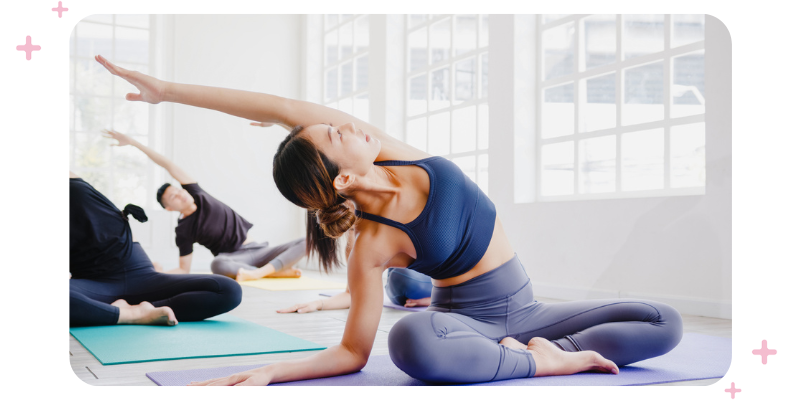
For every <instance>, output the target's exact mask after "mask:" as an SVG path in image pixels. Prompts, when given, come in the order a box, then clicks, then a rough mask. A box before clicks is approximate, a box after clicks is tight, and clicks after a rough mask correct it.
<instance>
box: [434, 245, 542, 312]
mask: <svg viewBox="0 0 800 400" xmlns="http://www.w3.org/2000/svg"><path fill="white" fill-rule="evenodd" d="M529 281H530V279H529V278H528V274H527V273H526V272H525V267H523V266H522V263H521V262H520V261H519V257H517V255H516V254H514V258H512V259H510V260H508V261H506V262H505V263H503V264H501V265H500V266H499V267H497V268H495V269H493V270H491V271H489V272H486V273H484V274H481V275H478V276H476V277H474V278H472V279H470V280H468V281H466V282H462V283H459V284H457V285H453V286H447V287H436V286H434V287H433V291H432V293H431V307H445V308H446V307H448V306H449V305H453V304H457V303H475V302H490V301H495V300H499V299H505V298H507V297H509V296H511V295H513V294H515V293H516V292H518V291H519V290H520V289H522V288H523V287H525V285H527V284H528V282H529Z"/></svg>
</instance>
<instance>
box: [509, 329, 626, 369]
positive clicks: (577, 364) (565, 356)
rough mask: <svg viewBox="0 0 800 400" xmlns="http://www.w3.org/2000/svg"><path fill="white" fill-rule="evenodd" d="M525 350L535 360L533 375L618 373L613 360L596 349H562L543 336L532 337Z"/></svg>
mask: <svg viewBox="0 0 800 400" xmlns="http://www.w3.org/2000/svg"><path fill="white" fill-rule="evenodd" d="M506 339H510V338H506ZM503 340H505V339H503ZM512 340H513V339H512ZM501 343H502V342H501ZM517 343H519V342H517ZM509 347H512V346H509ZM527 350H528V351H530V352H531V354H532V355H533V360H534V361H535V362H536V373H535V374H534V376H549V375H572V374H575V373H578V372H583V371H600V372H608V373H612V374H618V373H619V368H618V367H617V365H616V364H614V362H612V361H611V360H608V359H606V358H605V357H603V356H601V355H600V354H599V353H598V352H596V351H591V350H587V351H577V352H568V351H564V350H561V349H559V348H558V347H556V345H554V344H553V343H551V342H550V341H549V340H547V339H545V338H540V337H535V338H532V339H531V340H530V341H529V342H528V346H527Z"/></svg>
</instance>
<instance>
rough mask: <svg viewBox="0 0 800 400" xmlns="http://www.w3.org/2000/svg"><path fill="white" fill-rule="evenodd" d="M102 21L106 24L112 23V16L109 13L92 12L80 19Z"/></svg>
mask: <svg viewBox="0 0 800 400" xmlns="http://www.w3.org/2000/svg"><path fill="white" fill-rule="evenodd" d="M83 21H86V22H103V23H106V24H113V23H114V16H113V15H111V14H94V15H90V16H88V17H86V18H84V19H82V20H81V22H83Z"/></svg>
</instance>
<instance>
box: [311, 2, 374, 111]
mask: <svg viewBox="0 0 800 400" xmlns="http://www.w3.org/2000/svg"><path fill="white" fill-rule="evenodd" d="M322 40H323V50H322V51H323V55H322V60H323V63H324V65H325V67H324V69H323V77H322V79H323V82H324V83H323V91H324V95H323V99H324V103H325V105H326V106H328V107H332V108H336V109H338V110H341V111H344V112H346V113H348V114H351V115H354V116H355V117H357V118H359V119H362V120H364V121H368V120H369V91H368V83H369V16H368V15H353V14H326V15H325V30H324V32H323V39H322Z"/></svg>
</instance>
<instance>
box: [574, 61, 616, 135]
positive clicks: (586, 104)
mask: <svg viewBox="0 0 800 400" xmlns="http://www.w3.org/2000/svg"><path fill="white" fill-rule="evenodd" d="M616 76H617V74H616V73H612V74H607V75H603V76H600V77H597V78H592V79H585V80H581V105H580V108H579V111H578V112H579V118H580V119H579V121H578V131H579V132H593V131H597V130H601V129H609V128H613V127H615V126H617V95H616V92H617V90H616V81H617V80H616Z"/></svg>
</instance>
